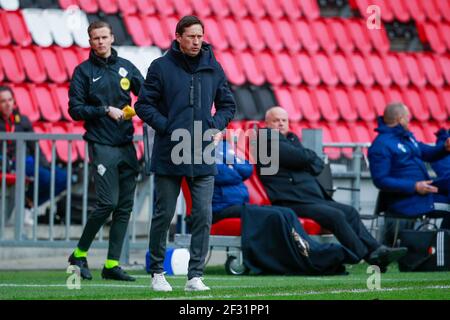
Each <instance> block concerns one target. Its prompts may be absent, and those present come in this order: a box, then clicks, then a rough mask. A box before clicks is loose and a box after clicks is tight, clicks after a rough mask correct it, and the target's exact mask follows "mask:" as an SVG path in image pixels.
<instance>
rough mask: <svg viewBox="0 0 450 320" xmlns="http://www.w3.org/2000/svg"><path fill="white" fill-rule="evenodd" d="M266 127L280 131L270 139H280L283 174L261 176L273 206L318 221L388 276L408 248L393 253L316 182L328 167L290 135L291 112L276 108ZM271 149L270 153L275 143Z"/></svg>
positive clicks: (280, 163)
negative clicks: (386, 272) (392, 265)
mask: <svg viewBox="0 0 450 320" xmlns="http://www.w3.org/2000/svg"><path fill="white" fill-rule="evenodd" d="M266 126H267V128H270V129H272V130H277V131H278V132H279V134H278V135H273V134H269V135H268V136H269V139H271V138H272V137H279V170H278V172H277V173H276V174H275V175H262V174H261V168H262V167H263V166H262V165H261V164H259V163H258V173H259V176H260V179H261V182H262V183H263V185H264V187H265V189H266V191H267V194H268V196H269V198H270V200H271V202H272V204H273V205H278V206H285V207H289V208H291V209H293V210H294V211H295V212H296V214H297V215H298V216H299V217H303V218H309V219H313V220H315V221H316V222H317V223H319V224H320V225H321V226H322V227H324V228H326V229H328V230H330V231H331V232H333V234H334V235H335V236H336V238H337V239H338V240H339V241H340V243H341V244H342V245H343V246H345V247H346V248H347V249H349V250H350V251H351V252H353V253H354V254H355V255H356V256H357V257H359V258H360V259H365V260H366V261H367V262H368V263H369V264H375V265H378V266H379V267H380V269H381V271H382V272H385V271H386V269H387V265H388V264H390V263H391V262H393V261H396V260H398V259H399V258H401V257H402V256H403V255H405V254H406V249H405V248H399V249H390V248H387V247H385V246H382V245H380V244H379V243H378V242H377V241H376V240H375V239H374V238H373V236H372V235H371V234H370V233H369V231H368V230H367V229H366V227H365V226H364V225H363V223H362V222H361V219H360V217H359V213H358V211H357V210H356V209H355V208H353V207H351V206H348V205H345V204H342V203H338V202H336V201H334V200H333V199H332V198H331V197H330V196H328V194H327V193H326V192H325V190H324V189H323V187H322V186H321V185H320V184H319V182H318V181H317V179H316V176H318V175H319V174H320V173H321V172H322V170H323V168H324V163H323V161H322V159H321V158H319V157H318V156H317V154H316V153H315V152H314V151H312V150H310V149H307V148H305V147H303V145H302V144H301V142H300V140H299V139H298V137H297V136H296V135H295V134H294V133H292V132H289V120H288V114H287V112H286V111H285V110H284V109H283V108H281V107H273V108H271V109H269V110H268V111H267V113H266ZM267 143H268V148H269V152H271V151H270V146H271V142H270V140H269V142H267Z"/></svg>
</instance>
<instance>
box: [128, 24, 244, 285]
mask: <svg viewBox="0 0 450 320" xmlns="http://www.w3.org/2000/svg"><path fill="white" fill-rule="evenodd" d="M203 31H204V30H203V24H202V22H201V21H200V20H199V19H198V18H197V17H194V16H187V17H184V18H182V19H181V20H180V21H179V22H178V24H177V27H176V40H175V41H173V43H172V46H171V48H170V49H169V51H168V52H167V54H166V55H164V56H163V57H161V58H158V59H156V60H155V61H153V62H152V64H151V66H150V68H149V70H148V73H147V78H146V79H145V83H144V85H143V86H142V90H141V93H140V94H139V99H138V101H137V103H136V113H137V114H138V116H139V117H140V118H141V119H142V120H144V121H145V122H146V123H148V124H149V125H150V126H151V127H152V128H154V129H155V131H156V135H155V142H154V146H153V150H154V151H153V154H152V164H151V167H152V171H153V172H155V173H156V176H155V182H156V212H155V214H154V215H153V220H152V227H151V231H150V258H151V259H150V260H151V265H150V270H151V272H152V275H153V280H152V288H153V290H156V291H170V290H172V288H171V286H170V285H169V284H168V283H167V281H166V280H165V278H164V274H163V270H164V269H163V261H164V254H165V248H166V236H167V231H168V229H169V226H170V221H171V220H172V217H173V215H174V213H175V206H176V200H177V197H178V194H179V193H180V184H181V179H182V178H183V177H188V179H187V180H188V183H189V185H190V189H191V194H192V205H193V207H192V227H191V232H192V240H191V250H190V261H189V270H188V279H189V281H188V282H187V283H186V287H185V289H186V290H191V291H192V290H195V291H197V290H209V288H208V287H207V286H205V285H204V284H203V282H202V279H201V277H202V275H203V269H204V266H205V258H206V253H207V251H208V240H209V230H210V227H211V217H212V212H211V202H212V194H213V189H214V176H213V175H215V174H216V173H217V170H216V167H215V157H214V155H213V153H208V152H205V154H208V155H209V156H210V157H209V160H212V161H206V158H204V157H203V156H204V151H206V148H208V146H211V144H212V143H211V142H212V140H213V139H214V140H216V141H218V140H219V139H221V137H220V132H219V131H220V130H223V129H225V127H226V126H227V124H228V122H229V121H230V120H231V119H232V118H233V115H234V112H235V102H234V98H233V96H232V94H231V91H230V89H229V87H228V83H227V79H226V77H225V74H224V72H223V69H222V67H221V66H220V64H219V63H218V62H217V61H216V59H215V58H214V54H213V51H212V48H211V46H210V45H209V44H206V43H205V42H203ZM213 103H214V104H215V107H216V113H215V115H214V116H212V115H211V108H212V105H213ZM214 129H215V133H214V132H213V131H214ZM177 132H178V133H184V134H186V135H185V139H183V140H182V141H180V142H178V141H177V138H178V137H179V136H178V135H177ZM218 132H219V133H218ZM213 137H214V138H213ZM180 144H181V145H184V146H185V148H183V150H182V151H181V152H177V149H176V147H177V146H179V145H180ZM212 150H214V146H212ZM180 153H182V154H183V156H182V159H181V160H182V161H180V162H179V161H178V159H176V158H179V156H180Z"/></svg>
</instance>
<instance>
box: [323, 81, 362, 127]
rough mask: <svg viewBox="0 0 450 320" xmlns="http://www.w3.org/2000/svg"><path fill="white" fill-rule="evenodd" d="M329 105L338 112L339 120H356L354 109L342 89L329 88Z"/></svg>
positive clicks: (356, 115)
mask: <svg viewBox="0 0 450 320" xmlns="http://www.w3.org/2000/svg"><path fill="white" fill-rule="evenodd" d="M329 94H330V98H331V103H332V104H333V105H335V106H336V108H337V109H338V110H339V114H340V118H341V119H344V120H346V121H349V122H354V121H356V120H357V119H358V113H357V112H356V107H355V105H354V104H352V103H351V101H350V99H349V96H348V94H347V92H346V91H345V89H344V88H343V87H336V88H333V87H331V88H330V89H329Z"/></svg>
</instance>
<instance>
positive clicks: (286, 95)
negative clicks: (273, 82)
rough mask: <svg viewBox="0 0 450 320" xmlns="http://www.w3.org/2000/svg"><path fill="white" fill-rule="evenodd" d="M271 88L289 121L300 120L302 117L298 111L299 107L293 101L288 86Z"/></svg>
mask: <svg viewBox="0 0 450 320" xmlns="http://www.w3.org/2000/svg"><path fill="white" fill-rule="evenodd" d="M273 89H274V93H275V97H276V98H277V101H278V103H279V105H280V106H281V107H283V108H284V109H285V110H286V111H287V113H288V115H289V121H292V122H297V121H300V120H301V119H302V113H301V112H300V108H299V107H298V106H297V104H296V103H295V100H294V98H293V97H292V94H291V91H290V90H289V88H288V87H286V86H276V87H274V88H273Z"/></svg>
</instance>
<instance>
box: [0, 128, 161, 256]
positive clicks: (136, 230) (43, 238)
mask: <svg viewBox="0 0 450 320" xmlns="http://www.w3.org/2000/svg"><path fill="white" fill-rule="evenodd" d="M43 141H50V146H51V149H50V150H51V159H50V161H49V162H50V168H49V170H50V186H49V188H50V199H49V201H48V202H47V204H46V207H47V208H49V219H48V225H43V224H39V223H38V216H39V211H40V210H42V207H39V206H38V202H39V201H38V200H39V199H38V198H39V184H38V181H39V165H40V163H39V162H40V161H39V158H40V152H41V151H42V150H41V147H40V142H43ZM139 141H142V136H135V137H134V143H135V145H136V147H137V144H138V143H139ZM8 143H13V144H15V147H16V153H15V161H14V164H13V166H12V167H13V174H14V175H15V182H14V183H13V184H12V185H7V182H6V178H7V177H6V174H2V175H1V183H0V185H1V196H0V201H1V205H0V247H1V246H13V247H74V246H76V244H77V240H78V238H79V237H80V236H81V230H82V229H81V228H78V229H79V232H78V233H77V234H73V235H71V231H72V233H73V230H72V229H74V227H75V226H74V225H73V224H72V223H71V220H72V195H73V192H74V189H75V188H78V189H79V190H80V192H81V193H82V218H81V220H82V221H81V227H84V225H85V224H86V221H87V214H88V197H89V188H88V187H89V179H90V177H89V175H90V172H89V171H90V170H89V159H88V145H87V143H85V142H84V141H83V139H82V135H81V134H36V133H5V132H0V147H1V148H0V150H1V154H0V155H1V168H2V173H6V172H7V165H10V164H9V163H8V156H7V147H8ZM30 143H31V144H33V145H34V150H35V151H34V154H33V155H32V156H33V157H34V159H35V163H34V173H35V175H34V177H33V178H32V179H31V180H30V178H29V177H27V176H26V157H27V156H29V155H27V144H30ZM57 143H59V146H62V145H63V144H65V143H67V164H66V166H65V170H66V171H67V185H66V190H65V192H64V194H65V197H66V204H65V214H64V221H63V225H58V226H55V223H54V220H55V214H56V202H57V200H58V199H57V196H56V195H55V175H56V166H57ZM75 144H77V145H75ZM74 147H76V148H78V149H77V150H80V149H82V151H83V153H84V155H85V156H84V158H83V159H81V160H77V161H76V162H75V163H74V161H73V160H75V159H74V155H73V152H72V148H74ZM64 149H65V148H64ZM64 149H62V148H61V150H64ZM61 150H59V153H61ZM80 151H81V150H80ZM74 164H77V165H78V166H79V168H80V169H81V170H80V171H81V173H80V174H81V179H78V182H74V181H73V180H72V177H74V176H76V174H75V173H74ZM80 174H79V175H80ZM31 184H33V199H32V202H33V208H32V209H33V210H32V212H33V215H34V216H33V221H34V224H33V225H32V226H31V233H30V232H29V231H30V230H29V229H30V228H28V227H25V226H24V211H25V193H26V188H27V185H31ZM153 188H154V187H153V179H152V177H148V176H146V175H144V174H140V175H139V178H138V184H137V188H136V192H135V201H134V207H133V211H132V215H131V220H130V225H129V228H128V235H129V236H128V237H127V239H126V241H125V245H126V246H127V249H129V248H142V249H144V248H147V246H148V240H147V239H148V231H149V229H148V227H145V226H149V222H150V219H151V216H152V214H153V212H152V210H153V205H152V203H153ZM11 202H12V205H11ZM8 203H9V205H8ZM146 204H147V205H148V207H147V208H143V207H144V205H146ZM41 206H42V205H41ZM143 209H144V210H143ZM11 210H12V211H14V219H13V221H12V223H13V224H12V226H11V227H9V226H7V222H8V221H7V217H8V216H9V215H12V213H11V212H8V211H11ZM142 212H144V213H143V214H142ZM138 215H139V217H138ZM143 215H144V216H143ZM138 218H139V220H138ZM56 228H58V231H59V232H58V234H56V233H55V231H57V230H56ZM11 229H12V231H13V232H12V237H7V234H6V233H7V232H6V231H11ZM45 229H47V230H45ZM61 229H63V230H61ZM75 229H76V228H75ZM25 231H27V232H25ZM42 231H44V232H42ZM77 231H78V230H77ZM10 233H11V232H10ZM141 235H142V237H141ZM104 240H105V236H104V232H103V228H102V229H101V231H100V232H99V235H98V241H94V243H93V247H99V248H106V247H107V246H108V242H107V241H104ZM127 254H128V250H125V255H127Z"/></svg>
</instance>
